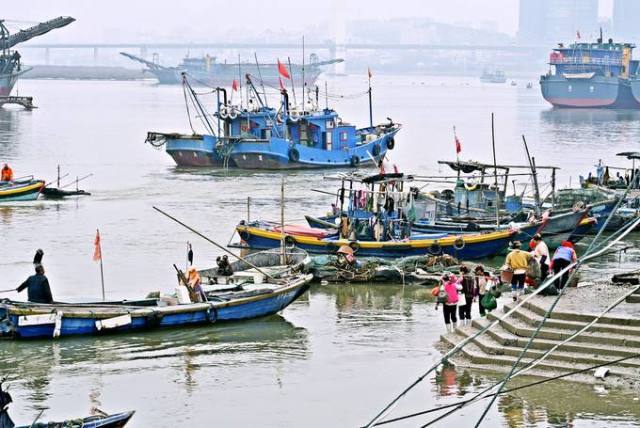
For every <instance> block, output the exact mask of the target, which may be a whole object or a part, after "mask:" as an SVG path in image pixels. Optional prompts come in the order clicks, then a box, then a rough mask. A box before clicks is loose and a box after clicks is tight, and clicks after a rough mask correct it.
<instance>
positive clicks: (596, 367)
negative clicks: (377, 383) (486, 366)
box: [375, 354, 640, 426]
mask: <svg viewBox="0 0 640 428" xmlns="http://www.w3.org/2000/svg"><path fill="white" fill-rule="evenodd" d="M639 357H640V354H633V355H628V356H626V357H621V358H618V359H616V360H612V361H607V362H606V363H600V364H597V365H594V366H590V367H587V368H584V369H579V370H572V371H570V372H567V373H564V374H561V375H558V376H553V377H550V378H544V379H540V380H537V381H534V382H531V383H527V384H524V385H520V386H517V387H514V388H509V389H505V390H504V391H502V392H501V393H500V395H502V394H509V393H512V392H516V391H519V390H521V389H525V388H531V387H532V386H537V385H541V384H543V383H547V382H552V381H555V380H559V379H563V378H565V377H569V376H573V375H577V374H581V373H586V372H589V371H591V370H595V369H599V368H600V367H606V366H610V365H613V364H618V363H621V362H624V361H627V360H631V359H634V358H639ZM497 394H498V393H493V394H490V395H487V396H484V397H482V398H481V399H485V398H489V397H492V396H494V395H497ZM472 400H473V399H472V398H469V399H467V400H462V401H458V402H456V403H451V404H445V405H443V406H438V407H433V408H431V409H427V410H423V411H420V412H416V413H411V414H408V415H404V416H399V417H397V418H393V419H387V420H384V421H382V422H378V423H376V424H375V426H380V425H386V424H390V423H393V422H399V421H403V420H406V419H410V418H415V417H417V416H422V415H426V414H429V413H433V412H437V411H439V410H445V409H449V408H451V407H455V406H460V405H466V404H467V403H469V402H471V401H472Z"/></svg>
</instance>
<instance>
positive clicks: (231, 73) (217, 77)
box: [147, 64, 322, 87]
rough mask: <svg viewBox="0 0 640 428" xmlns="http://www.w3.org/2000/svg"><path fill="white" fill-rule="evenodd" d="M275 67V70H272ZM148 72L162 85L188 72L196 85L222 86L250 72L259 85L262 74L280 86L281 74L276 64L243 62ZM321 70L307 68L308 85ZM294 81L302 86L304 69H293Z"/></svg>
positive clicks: (179, 80)
mask: <svg viewBox="0 0 640 428" xmlns="http://www.w3.org/2000/svg"><path fill="white" fill-rule="evenodd" d="M271 68H274V70H271ZM147 72H148V73H151V74H153V75H154V76H155V77H156V79H158V83H159V84H162V85H176V84H179V83H181V82H182V73H183V72H186V73H187V74H188V75H189V76H190V77H192V80H190V83H192V84H193V85H194V86H220V87H228V86H231V84H232V83H233V81H234V80H236V81H238V82H241V84H244V77H243V78H242V79H240V76H241V75H242V76H244V75H246V74H250V75H251V76H252V77H253V78H254V80H256V82H255V83H256V84H257V85H258V86H259V85H260V83H259V79H260V77H261V76H262V81H263V82H264V84H265V85H269V86H275V87H279V85H280V81H279V78H280V77H279V75H278V71H277V70H275V66H273V67H272V66H271V65H269V66H268V67H267V66H265V67H260V70H258V69H257V67H256V66H255V65H254V66H250V65H248V64H246V65H245V64H243V67H242V68H241V69H239V68H238V66H237V65H235V66H234V65H222V64H220V65H216V66H212V67H211V70H209V71H204V70H183V69H178V68H170V69H153V70H147ZM321 72H322V70H320V69H319V68H318V67H308V68H305V73H304V74H305V75H304V81H305V83H306V84H307V85H308V86H311V85H313V84H314V83H315V81H316V79H317V78H318V76H320V73H321ZM292 77H293V83H294V84H295V85H296V86H300V84H301V82H302V70H301V69H294V70H293V71H292ZM282 80H283V83H284V84H285V85H286V86H288V85H289V81H287V80H286V79H284V78H283V79H282Z"/></svg>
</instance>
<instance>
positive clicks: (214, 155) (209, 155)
mask: <svg viewBox="0 0 640 428" xmlns="http://www.w3.org/2000/svg"><path fill="white" fill-rule="evenodd" d="M165 150H166V152H167V153H168V154H169V155H170V156H171V157H172V158H173V160H174V161H175V162H176V165H178V166H181V167H223V166H225V158H224V157H222V156H220V155H219V153H218V151H217V150H216V138H215V137H213V136H210V135H172V136H168V137H167V139H166V148H165ZM226 161H227V166H234V164H233V161H232V160H231V159H228V158H227V159H226Z"/></svg>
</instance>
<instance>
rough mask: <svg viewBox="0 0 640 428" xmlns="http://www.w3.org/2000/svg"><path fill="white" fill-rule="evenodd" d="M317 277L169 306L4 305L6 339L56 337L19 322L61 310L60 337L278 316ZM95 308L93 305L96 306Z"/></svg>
mask: <svg viewBox="0 0 640 428" xmlns="http://www.w3.org/2000/svg"><path fill="white" fill-rule="evenodd" d="M311 279H312V276H311V275H304V276H300V277H299V278H298V279H296V281H295V282H293V283H292V284H290V285H288V286H286V287H282V288H281V289H276V290H274V291H273V292H271V293H266V294H257V295H253V296H249V297H244V298H239V299H236V300H230V301H226V302H206V303H193V304H186V305H176V306H164V307H132V306H124V307H114V306H113V305H107V306H100V305H88V306H84V307H78V306H76V307H74V306H73V305H70V306H67V305H64V306H62V305H58V306H56V305H55V304H54V305H32V304H26V305H25V304H19V303H11V302H10V303H4V304H0V337H2V336H5V337H11V338H15V339H36V338H41V339H43V338H49V339H50V338H53V337H54V332H56V325H55V324H51V323H41V324H34V325H28V324H24V323H22V325H21V322H20V320H19V317H21V316H24V315H39V314H44V315H46V314H56V313H58V314H61V315H60V317H61V319H60V325H59V328H58V329H57V331H58V333H59V337H65V336H77V335H96V334H104V333H116V332H127V331H137V330H151V329H158V328H168V327H186V326H193V325H202V324H213V323H218V322H228V321H239V320H247V319H252V318H258V317H263V316H267V315H272V314H275V313H277V312H279V311H281V310H282V309H284V308H286V307H287V306H288V305H290V304H291V303H292V302H293V301H295V300H296V299H297V298H298V297H300V296H301V295H302V294H303V293H304V292H305V291H307V289H308V288H309V282H310V281H311ZM92 308H93V309H92ZM96 308H97V309H96ZM126 314H130V315H131V320H130V323H128V324H126V325H122V326H118V327H115V328H110V329H108V330H99V329H98V327H97V326H96V321H100V320H105V319H110V318H114V317H118V316H121V315H126Z"/></svg>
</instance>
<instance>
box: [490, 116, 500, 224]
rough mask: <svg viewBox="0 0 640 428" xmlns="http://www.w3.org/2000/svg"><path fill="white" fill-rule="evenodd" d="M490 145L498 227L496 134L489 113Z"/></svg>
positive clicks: (498, 200) (498, 191)
mask: <svg viewBox="0 0 640 428" xmlns="http://www.w3.org/2000/svg"><path fill="white" fill-rule="evenodd" d="M491 146H492V148H493V185H494V187H495V190H496V226H497V227H500V189H498V163H497V161H496V134H495V127H494V125H493V113H491Z"/></svg>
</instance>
